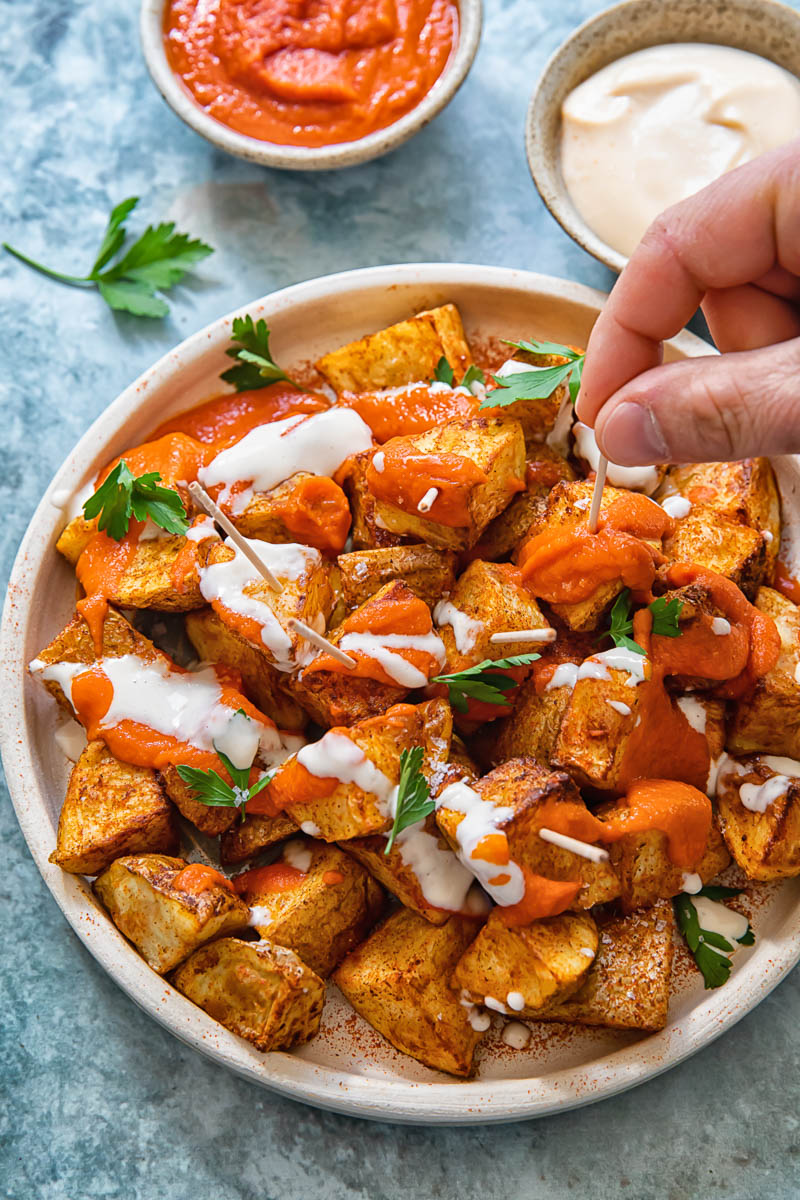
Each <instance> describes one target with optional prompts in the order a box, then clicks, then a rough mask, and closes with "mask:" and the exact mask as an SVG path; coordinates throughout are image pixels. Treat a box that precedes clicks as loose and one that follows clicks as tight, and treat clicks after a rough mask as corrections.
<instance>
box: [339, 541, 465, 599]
mask: <svg viewBox="0 0 800 1200" xmlns="http://www.w3.org/2000/svg"><path fill="white" fill-rule="evenodd" d="M336 561H337V563H338V565H339V570H340V571H341V579H342V596H343V599H344V604H345V608H346V609H347V611H348V612H352V610H353V609H355V608H358V607H359V606H360V605H361V604H363V603H364V602H365V601H366V600H369V598H370V596H374V595H375V593H376V592H379V591H380V590H381V588H382V587H383V586H384V585H385V584H387V583H391V582H392V581H393V580H395V579H401V580H402V581H403V583H405V584H406V585H407V586H408V587H410V588H411V590H412V592H414V594H415V595H417V596H419V598H420V600H424V601H425V603H426V604H428V605H429V606H430V607H431V608H432V607H433V606H434V605H435V604H437V603H438V602H439V600H441V598H442V596H444V595H446V594H447V593H448V592H451V591H452V590H453V588H454V587H455V583H456V573H455V563H456V556H455V554H454V553H453V552H452V551H449V550H435V549H434V548H433V547H432V546H426V545H424V544H421V543H420V544H419V545H412V546H382V547H378V548H377V549H374V550H354V551H352V552H351V553H350V554H340V555H339V557H338V559H337V560H336Z"/></svg>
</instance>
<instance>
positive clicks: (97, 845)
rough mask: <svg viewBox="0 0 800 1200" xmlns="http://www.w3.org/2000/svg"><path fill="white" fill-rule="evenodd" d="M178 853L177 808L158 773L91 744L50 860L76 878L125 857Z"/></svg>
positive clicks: (77, 769)
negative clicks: (129, 762)
mask: <svg viewBox="0 0 800 1200" xmlns="http://www.w3.org/2000/svg"><path fill="white" fill-rule="evenodd" d="M177 849H178V832H177V828H176V823H175V814H174V809H173V808H172V805H171V804H170V803H169V801H168V800H167V798H166V796H165V795H164V792H163V791H162V789H161V787H160V786H159V783H158V779H157V777H156V773H155V771H150V770H148V769H147V768H146V767H131V766H128V764H127V763H122V762H120V761H119V759H116V758H114V756H113V754H111V753H110V751H109V750H108V749H107V747H106V744H105V742H101V741H94V742H89V744H88V745H87V747H86V749H85V750H84V751H83V753H82V754H81V756H80V758H79V759H78V761H77V763H76V764H75V766H74V767H73V769H72V774H71V776H70V780H69V785H68V787H67V796H66V799H65V800H64V806H63V808H62V809H61V816H60V818H59V821H58V835H57V838H56V848H55V850H54V851H53V853H52V854H51V855H50V862H52V863H55V864H56V866H59V867H61V869H62V870H63V871H69V872H70V874H72V875H99V874H100V872H101V871H104V870H105V869H106V867H108V866H110V865H111V863H112V862H113V861H114V859H115V858H119V857H120V856H121V855H124V854H148V853H156V854H174V853H175V851H176V850H177Z"/></svg>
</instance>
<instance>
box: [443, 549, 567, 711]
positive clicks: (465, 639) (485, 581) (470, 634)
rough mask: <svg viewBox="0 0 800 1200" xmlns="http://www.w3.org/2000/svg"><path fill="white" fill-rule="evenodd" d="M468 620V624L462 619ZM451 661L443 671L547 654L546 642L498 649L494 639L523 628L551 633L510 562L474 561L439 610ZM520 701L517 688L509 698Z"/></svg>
mask: <svg viewBox="0 0 800 1200" xmlns="http://www.w3.org/2000/svg"><path fill="white" fill-rule="evenodd" d="M460 614H463V617H465V618H466V620H463V618H462V616H461V615H460ZM434 618H435V620H436V624H437V627H438V632H439V636H440V637H441V639H442V641H443V642H444V646H445V650H446V651H447V658H446V660H445V665H444V667H443V671H444V672H446V673H448V674H452V673H454V672H457V671H463V670H464V669H465V668H466V667H473V666H475V664H476V663H479V662H482V661H483V660H484V659H487V658H490V659H496V658H510V657H512V656H513V655H515V654H527V653H529V652H530V651H537V652H538V651H539V650H541V648H542V647H541V644H540V643H533V642H530V641H525V640H521V641H519V642H505V643H503V645H501V646H498V645H495V644H494V643H493V642H492V641H491V637H492V634H494V633H503V632H510V631H513V630H518V629H525V630H527V629H548V628H549V624H550V623H549V621H548V620H547V618H546V617H544V616H543V614H542V611H541V609H540V608H539V605H538V604H537V603H536V601H535V600H534V598H533V596H531V594H530V592H529V591H528V590H527V589H526V588H524V587H522V585H521V583H520V582H519V571H518V570H517V568H516V567H513V566H512V565H511V564H510V563H490V562H483V561H482V560H481V559H476V560H475V561H474V562H471V563H470V564H469V566H468V567H467V569H466V571H465V572H464V573H463V575H461V576H459V579H458V582H457V583H456V586H455V587H454V589H453V591H452V593H451V595H450V596H449V597H448V599H447V600H445V601H444V602H443V603H441V604H439V605H437V607H436V609H435V610H434ZM507 698H508V700H509V702H511V703H513V702H514V701H515V700H516V689H514V690H512V691H511V692H509V693H507Z"/></svg>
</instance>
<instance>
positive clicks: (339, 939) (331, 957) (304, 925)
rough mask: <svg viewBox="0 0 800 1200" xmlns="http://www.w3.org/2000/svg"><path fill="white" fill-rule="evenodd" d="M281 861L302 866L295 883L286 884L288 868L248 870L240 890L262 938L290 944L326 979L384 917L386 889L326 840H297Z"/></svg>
mask: <svg viewBox="0 0 800 1200" xmlns="http://www.w3.org/2000/svg"><path fill="white" fill-rule="evenodd" d="M278 861H279V863H282V864H289V865H290V866H291V867H294V868H297V869H299V872H300V873H299V874H298V876H297V879H296V881H295V882H294V885H293V886H287V879H286V877H285V876H286V875H288V874H289V872H285V871H284V873H283V874H281V873H280V872H276V871H275V870H274V869H272V868H270V867H267V868H266V869H265V870H260V869H259V868H255V870H253V871H250V872H245V874H244V875H243V876H240V877H239V880H238V881H237V884H236V886H237V890H238V891H239V894H240V895H242V894H244V897H245V899H246V900H247V903H248V904H249V905H250V908H251V919H252V920H253V923H254V925H255V928H256V929H257V930H258V933H259V935H260V937H262V938H264V939H265V940H266V941H268V942H272V943H273V944H274V945H277V946H288V947H289V949H290V950H294V952H295V953H296V954H297V955H298V956H299V957H300V958H301V959H302V960H303V962H304V963H305V964H306V966H308V967H310V968H311V970H312V971H315V972H316V973H317V975H319V976H321V978H323V979H327V977H328V976H329V975H330V973H331V971H333V969H334V968H335V967H337V966H338V965H339V963H340V962H341V961H342V959H343V958H344V956H345V955H346V954H348V953H349V952H350V951H351V950H352V949H353V947H354V946H357V945H358V943H359V942H363V940H364V938H365V937H366V936H367V934H368V933H369V931H370V929H372V926H373V925H374V924H375V922H376V921H377V920H378V918H379V917H380V915H381V913H382V911H383V906H384V895H383V891H382V890H381V888H380V887H379V886H378V884H377V883H376V882H375V880H374V879H373V878H372V876H371V875H370V874H369V873H368V872H367V871H365V870H364V868H363V867H361V866H359V864H358V863H357V862H355V861H354V859H352V858H350V857H348V855H346V854H343V853H342V851H341V850H340V849H339V848H338V847H337V846H328V845H326V844H325V842H319V841H316V840H313V841H312V840H310V839H309V840H306V839H303V840H300V839H299V838H294V839H292V841H291V842H287V843H286V845H285V846H284V848H283V853H282V855H281V858H280V859H279V860H278ZM242 887H244V892H243V893H242V891H241V888H242Z"/></svg>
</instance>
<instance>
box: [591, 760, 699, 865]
mask: <svg viewBox="0 0 800 1200" xmlns="http://www.w3.org/2000/svg"><path fill="white" fill-rule="evenodd" d="M711 820H712V815H711V801H710V800H709V798H708V796H707V795H706V794H705V792H701V791H700V789H699V788H695V787H690V786H689V785H688V784H685V783H680V782H679V781H677V780H675V779H640V780H639V781H638V782H636V783H634V784H632V785H631V786H630V787H629V788H628V793H627V797H626V799H625V800H623V801H622V802H621V804H620V806H619V807H618V808H617V811H616V812H615V813H614V815H613V816H612V817H610V818H609V819H608V820H607V821H606V822H604V824H605V829H604V831H603V841H607V842H612V841H618V840H619V838H621V837H624V836H625V834H626V833H645V832H647V831H648V830H651V829H658V830H660V832H661V833H663V834H666V837H667V853H668V855H669V859H670V862H672V863H674V864H675V866H676V867H680V868H681V869H682V870H684V871H691V870H693V869H694V868H695V867H696V866H697V864H698V863H699V862H700V860H701V858H702V857H703V854H704V853H705V849H706V845H707V843H708V834H709V831H710V829H711Z"/></svg>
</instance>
